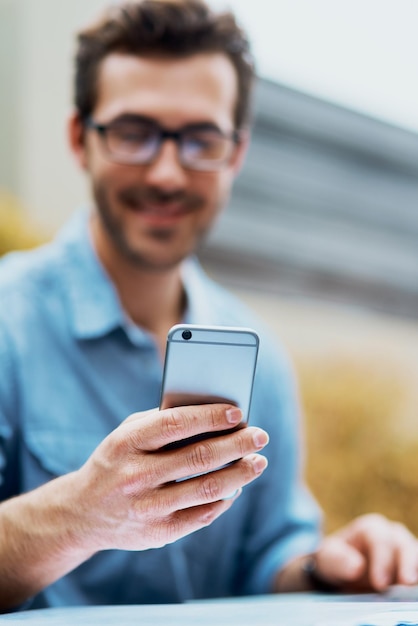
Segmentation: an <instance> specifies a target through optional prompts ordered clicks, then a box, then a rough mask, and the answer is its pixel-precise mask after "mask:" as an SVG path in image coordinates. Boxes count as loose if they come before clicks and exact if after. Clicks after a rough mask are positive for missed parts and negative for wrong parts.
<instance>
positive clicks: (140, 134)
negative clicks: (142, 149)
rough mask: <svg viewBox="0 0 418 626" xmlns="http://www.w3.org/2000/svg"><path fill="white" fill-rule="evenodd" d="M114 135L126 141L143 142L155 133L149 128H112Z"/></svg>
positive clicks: (151, 137)
mask: <svg viewBox="0 0 418 626" xmlns="http://www.w3.org/2000/svg"><path fill="white" fill-rule="evenodd" d="M113 133H114V135H115V136H116V137H117V138H118V139H119V140H120V141H124V142H126V143H144V142H147V141H150V140H151V139H153V138H154V135H155V133H154V132H153V131H152V130H151V129H149V128H132V127H128V128H120V127H119V128H114V129H113Z"/></svg>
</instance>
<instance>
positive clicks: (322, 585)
mask: <svg viewBox="0 0 418 626" xmlns="http://www.w3.org/2000/svg"><path fill="white" fill-rule="evenodd" d="M302 573H303V576H304V578H305V581H306V583H307V585H308V586H309V589H310V591H319V592H321V593H337V592H338V591H340V586H339V585H337V584H335V583H331V582H329V581H328V580H326V578H324V577H323V576H322V575H321V573H320V572H319V571H318V564H317V559H316V555H315V553H313V554H309V555H307V556H306V558H305V559H304V560H303V561H302Z"/></svg>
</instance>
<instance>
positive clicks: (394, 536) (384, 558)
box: [318, 514, 418, 591]
mask: <svg viewBox="0 0 418 626" xmlns="http://www.w3.org/2000/svg"><path fill="white" fill-rule="evenodd" d="M330 546H331V550H330ZM336 546H338V549H336ZM338 551H340V558H341V559H342V558H343V552H344V553H345V554H346V555H345V556H344V561H345V563H344V564H340V565H339V564H338V558H337V554H338ZM350 551H351V552H352V556H350ZM356 553H357V555H358V558H359V559H363V561H364V564H365V567H363V568H360V567H359V570H358V575H355V556H354V555H355V554H356ZM319 555H320V559H319V558H318V562H319V563H321V567H322V568H323V572H324V575H326V576H327V578H328V579H330V580H335V577H336V576H340V578H341V581H342V582H343V581H346V582H356V581H357V582H359V583H361V586H364V587H365V588H368V589H373V590H375V591H384V590H385V589H387V587H388V586H389V585H392V584H408V585H410V584H416V583H417V582H418V543H417V540H416V539H415V537H414V536H413V535H412V534H411V533H410V532H409V531H408V530H407V528H406V527H405V526H403V525H402V524H399V523H395V522H391V521H389V520H387V519H386V518H385V517H383V516H382V515H377V514H371V515H364V516H361V517H359V518H357V519H356V520H354V521H353V522H352V523H351V524H348V526H346V527H345V528H344V529H342V530H341V531H339V532H338V533H336V534H335V535H334V536H331V537H329V538H327V539H326V540H324V542H323V545H322V546H321V550H320V551H319ZM330 555H331V556H330ZM325 557H326V558H325ZM350 568H352V575H351V576H350V572H349V570H350ZM344 570H345V571H344Z"/></svg>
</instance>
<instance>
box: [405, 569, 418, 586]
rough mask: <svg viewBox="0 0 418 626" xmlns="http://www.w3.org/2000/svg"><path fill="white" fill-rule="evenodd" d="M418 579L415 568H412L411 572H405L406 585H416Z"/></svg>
mask: <svg viewBox="0 0 418 626" xmlns="http://www.w3.org/2000/svg"><path fill="white" fill-rule="evenodd" d="M417 581H418V576H417V573H416V572H415V570H411V571H409V572H405V573H404V575H403V583H404V584H405V585H416V583H417Z"/></svg>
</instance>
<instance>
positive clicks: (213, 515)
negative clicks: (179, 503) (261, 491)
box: [154, 491, 241, 547]
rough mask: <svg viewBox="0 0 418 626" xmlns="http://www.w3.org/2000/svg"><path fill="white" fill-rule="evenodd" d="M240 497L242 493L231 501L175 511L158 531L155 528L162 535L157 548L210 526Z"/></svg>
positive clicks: (156, 543) (221, 501)
mask: <svg viewBox="0 0 418 626" xmlns="http://www.w3.org/2000/svg"><path fill="white" fill-rule="evenodd" d="M240 495H241V491H239V492H238V493H237V494H236V495H235V496H234V497H233V498H231V499H229V500H217V501H216V502H211V503H210V504H204V505H200V506H195V507H191V508H187V509H183V510H180V511H175V512H174V513H172V514H171V515H169V516H168V517H167V518H165V519H164V520H162V521H161V522H160V524H159V527H158V528H157V529H155V527H154V530H157V532H158V531H159V532H160V535H161V539H160V540H159V541H158V539H157V541H156V542H155V547H161V546H163V545H165V544H167V543H171V542H173V541H176V540H177V539H179V538H181V537H184V536H185V535H186V534H187V535H188V534H189V533H193V532H195V531H196V530H200V529H201V528H203V527H205V526H209V525H210V524H212V522H214V521H215V520H216V519H217V518H218V517H220V516H221V515H222V514H223V513H225V511H227V510H228V509H229V508H230V507H231V506H232V504H233V503H234V502H235V500H236V499H237V498H239V496H240Z"/></svg>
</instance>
